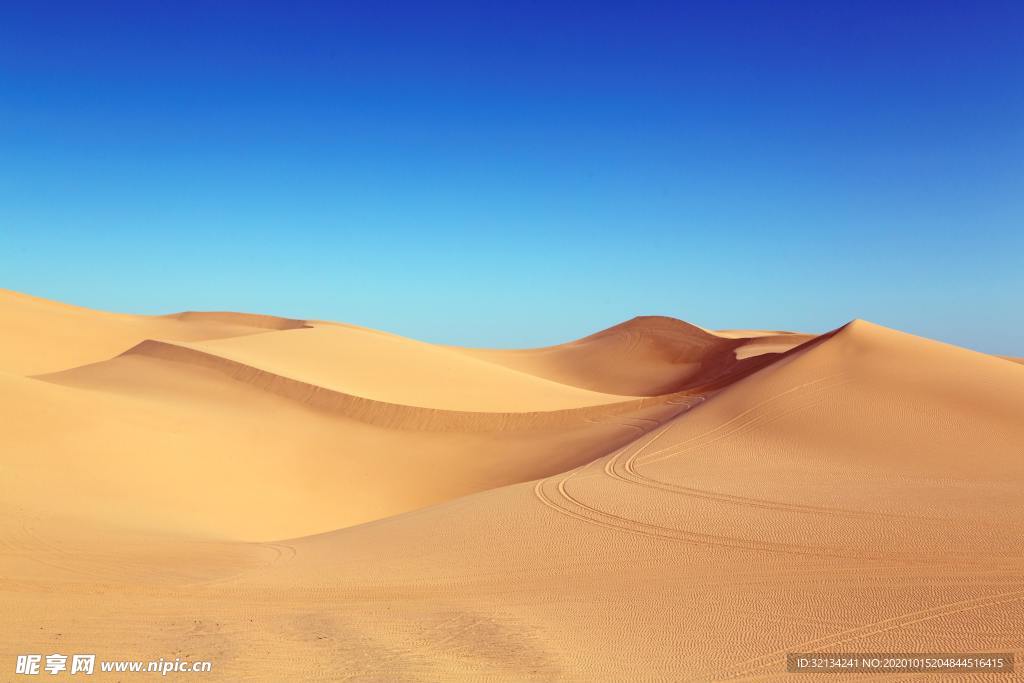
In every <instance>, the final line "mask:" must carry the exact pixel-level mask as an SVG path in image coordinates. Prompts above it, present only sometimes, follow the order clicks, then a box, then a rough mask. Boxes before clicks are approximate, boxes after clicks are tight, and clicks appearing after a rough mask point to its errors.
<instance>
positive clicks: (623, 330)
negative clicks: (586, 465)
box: [469, 316, 810, 396]
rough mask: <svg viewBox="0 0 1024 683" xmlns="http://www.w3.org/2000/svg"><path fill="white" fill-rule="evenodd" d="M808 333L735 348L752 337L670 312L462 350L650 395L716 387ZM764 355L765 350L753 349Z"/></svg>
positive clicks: (593, 386) (597, 386)
mask: <svg viewBox="0 0 1024 683" xmlns="http://www.w3.org/2000/svg"><path fill="white" fill-rule="evenodd" d="M808 339H810V337H809V336H807V335H803V336H800V337H799V338H798V339H796V340H792V341H791V342H790V343H788V344H787V343H784V342H780V343H776V345H775V346H774V347H773V348H772V349H771V355H769V354H764V353H763V352H762V353H748V354H745V355H741V354H739V353H738V350H740V349H742V348H744V347H745V346H747V345H748V344H751V343H752V342H757V343H761V340H760V339H757V338H753V339H752V338H747V337H738V338H727V337H721V336H718V335H715V334H713V333H711V332H708V331H706V330H703V329H701V328H699V327H697V326H695V325H691V324H689V323H685V322H683V321H682V320H676V319H675V318H666V317H661V316H642V317H638V318H633V319H632V320H628V321H626V322H624V323H621V324H619V325H615V326H614V327H611V328H609V329H607V330H603V331H601V332H598V333H596V334H593V335H590V336H589V337H584V338H583V339H579V340H577V341H574V342H570V343H568V344H562V345H559V346H551V347H546V348H540V349H525V350H513V351H502V350H490V349H478V350H470V351H469V352H470V353H472V354H474V355H475V356H477V357H479V358H483V359H486V360H489V361H491V362H494V363H499V364H501V365H505V366H507V367H510V368H514V369H516V370H520V371H522V372H528V373H532V374H536V375H539V376H542V377H547V378H549V379H552V380H555V381H558V382H562V383H565V384H570V385H572V386H578V387H583V388H586V389H590V390H593V391H602V392H609V393H617V394H625V395H630V396H655V395H659V394H668V393H673V392H679V391H691V392H699V391H701V390H705V389H709V388H714V387H721V386H724V385H726V384H729V383H730V382H733V381H735V380H736V379H738V378H740V377H742V376H744V375H746V374H749V373H750V372H753V371H754V370H756V369H758V368H760V367H764V365H766V364H768V363H770V362H771V361H772V360H774V359H775V358H774V356H776V355H777V354H778V353H781V352H784V351H788V350H789V349H791V348H793V347H794V346H796V345H798V344H799V343H802V342H805V341H807V340H808ZM760 355H768V357H760V358H758V357H757V356H760Z"/></svg>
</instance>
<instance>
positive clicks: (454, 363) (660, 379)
mask: <svg viewBox="0 0 1024 683" xmlns="http://www.w3.org/2000/svg"><path fill="white" fill-rule="evenodd" d="M0 323H2V329H3V331H4V333H3V335H2V337H0V408H2V411H3V412H2V414H3V417H4V419H3V421H2V423H0V471H2V472H3V476H2V478H0V507H2V508H3V512H4V514H3V516H2V517H0V599H2V604H3V605H4V606H5V610H4V611H5V619H4V621H3V624H2V626H0V651H2V655H0V659H2V660H3V661H4V662H7V663H8V664H10V666H11V667H13V661H14V656H15V655H16V654H23V653H32V652H38V653H46V654H48V653H50V652H65V653H66V652H96V653H97V654H98V655H99V656H100V658H107V659H131V658H137V659H140V660H149V659H156V658H159V657H165V658H167V657H171V658H173V657H182V658H186V659H192V660H200V659H207V660H211V661H213V662H214V670H213V672H212V673H210V674H204V675H202V677H201V678H200V677H199V676H197V677H196V678H195V680H266V681H282V680H314V679H319V680H338V679H351V680H380V681H404V680H409V681H437V680H572V681H595V680H613V681H621V680H638V679H646V680H771V679H781V678H783V677H785V676H786V674H785V654H786V652H791V651H872V650H878V651H889V652H900V651H909V652H914V651H917V652H921V651H932V652H936V651H945V650H948V651H956V652H974V651H989V652H1014V651H1015V652H1016V653H1017V657H1018V660H1021V659H1024V637H1022V630H1021V628H1020V624H1021V622H1022V620H1024V557H1022V552H1024V551H1022V547H1024V546H1022V545H1021V542H1020V539H1021V538H1022V537H1024V489H1022V484H1024V450H1022V448H1024V446H1022V444H1024V365H1020V364H1018V363H1011V362H1007V361H1006V360H1005V359H1002V358H997V357H993V356H986V355H983V354H979V353H975V352H971V351H967V350H964V349H960V348H956V347H952V346H948V345H944V344H940V343H937V342H933V341H929V340H926V339H922V338H918V337H914V336H911V335H907V334H904V333H901V332H896V331H894V330H889V329H886V328H882V327H879V326H876V325H872V324H871V323H867V322H863V321H855V322H853V323H850V324H848V325H846V326H844V327H842V328H840V329H838V330H835V331H833V332H831V333H828V334H825V335H821V336H817V337H815V336H811V335H801V334H795V333H788V332H774V331H771V332H769V331H756V330H731V331H719V332H713V331H709V330H704V329H702V328H699V327H696V326H693V325H689V324H687V323H684V322H682V321H678V320H674V319H671V318H657V317H644V318H636V319H634V320H630V321H627V322H625V323H622V324H620V325H617V326H615V327H612V328H609V329H608V330H605V331H603V332H598V333H596V334H593V335H591V336H589V337H585V338H583V339H580V340H577V341H574V342H569V343H566V344H562V345H558V346H553V347H548V348H541V349H527V350H516V351H497V350H482V349H462V348H456V347H444V346H436V345H431V344H426V343H422V342H417V341H413V340H409V339H404V338H401V337H397V336H394V335H390V334H386V333H383V332H377V331H373V330H367V329H363V328H359V327H354V326H351V325H342V324H336V323H327V322H320V321H304V320H290V319H283V318H274V317H271V316H260V315H249V314H233V313H183V314H177V315H171V316H161V317H148V316H131V315H117V314H109V313H101V312H96V311H91V310H87V309H81V308H76V307H71V306H66V305H64V304H57V303H54V302H49V301H45V300H41V299H36V298H33V297H28V296H25V295H22V294H15V293H12V292H0ZM1022 665H1024V663H1022ZM4 666H7V664H4ZM11 670H13V669H11ZM806 678H807V680H813V679H814V677H813V676H808V677H806ZM825 678H827V680H843V678H842V677H839V676H835V675H831V676H828V677H825ZM986 678H988V679H990V678H991V676H987V677H985V676H981V677H979V680H984V679H986ZM854 679H855V677H853V676H851V677H850V680H854ZM112 680H113V679H112ZM182 680H184V679H182Z"/></svg>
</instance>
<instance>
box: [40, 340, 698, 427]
mask: <svg viewBox="0 0 1024 683" xmlns="http://www.w3.org/2000/svg"><path fill="white" fill-rule="evenodd" d="M122 355H126V356H127V355H138V356H147V357H151V358H159V359H163V360H168V361H172V362H175V363H181V364H185V365H198V366H201V367H205V368H209V369H212V370H216V371H217V372H219V373H222V374H224V375H225V376H227V377H229V378H231V379H233V380H236V381H239V382H243V383H245V384H249V385H252V386H255V387H257V388H259V389H262V390H264V391H268V392H270V393H273V394H276V395H278V396H281V397H282V398H285V399H288V400H291V401H296V402H298V403H302V404H304V405H307V406H310V407H312V408H315V409H317V410H321V411H325V412H328V413H337V414H341V415H344V416H346V417H348V418H351V419H354V420H358V421H360V422H365V423H368V424H373V425H378V426H382V427H389V428H394V429H411V430H418V431H514V430H524V429H534V428H543V427H549V426H556V425H559V424H563V423H565V422H567V421H574V420H575V421H580V420H590V419H598V418H602V417H611V416H616V415H622V414H625V413H629V412H632V411H636V410H640V409H643V408H649V407H656V406H662V405H685V404H686V397H687V396H688V394H685V393H683V392H678V393H675V394H666V395H662V396H655V397H649V398H638V399H631V400H625V401H621V402H617V403H609V404H601V405H596V406H585V407H580V408H566V409H562V410H546V411H530V412H473V411H458V410H443V409H438V408H424V407H419V406H409V405H401V404H396V403H388V402H385V401H376V400H373V399H370V398H364V397H361V396H354V395H352V394H346V393H343V392H340V391H335V390H333V389H329V388H326V387H323V386H320V385H317V384H310V383H307V382H303V381H301V380H297V379H293V378H290V377H285V376H283V375H278V374H275V373H273V372H269V371H267V370H263V369H261V368H258V367H254V366H252V365H247V364H245V363H241V362H238V361H235V360H232V359H230V358H226V357H224V356H220V355H217V354H214V353H211V352H208V351H204V350H201V349H198V348H193V347H190V346H185V345H182V344H175V343H172V342H164V341H157V340H153V339H149V340H146V341H143V342H141V343H139V344H137V345H136V346H134V347H132V348H131V349H129V350H127V351H125V352H124V354H122ZM64 376H66V373H57V374H56V375H44V376H41V377H40V379H45V380H48V381H56V382H60V381H61V379H62V378H63V377H64Z"/></svg>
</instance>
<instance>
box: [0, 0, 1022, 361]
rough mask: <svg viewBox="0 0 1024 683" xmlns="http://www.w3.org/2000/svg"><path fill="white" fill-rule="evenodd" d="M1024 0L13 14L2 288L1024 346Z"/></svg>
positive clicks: (374, 323)
mask: <svg viewBox="0 0 1024 683" xmlns="http://www.w3.org/2000/svg"><path fill="white" fill-rule="evenodd" d="M1022 35H1024V4H1022V3H1020V2H1019V1H1013V2H984V1H979V2H945V1H942V0H936V1H931V2H912V1H907V2H890V1H886V2H867V1H855V2H843V1H841V0H835V1H830V2H820V1H819V0H812V1H807V2H790V1H787V0H780V1H778V2H767V1H759V2H744V1H742V0H739V1H736V2H705V3H685V2H628V3H626V2H623V3H613V2H608V3H605V2H579V3H561V2H550V1H549V2H529V1H523V2H508V1H507V0H506V1H503V2H486V1H478V2H466V3H449V2H429V3H427V2H409V3H405V2H387V1H384V0H382V1H379V2H371V1H361V2H322V3H321V2H301V1H298V2H277V3H261V2H227V1H225V2H216V3H209V2H188V1H180V2H156V1H155V0H154V1H149V0H133V1H131V2H120V3H114V2H103V1H97V2H89V3H81V2H68V3H59V2H45V1H41V2H24V3H4V4H3V5H2V7H0V287H4V288H8V289H14V290H17V291H22V292H27V293H30V294H34V295H37V296H42V297H47V298H53V299H58V300H61V301H67V302H70V303H75V304H79V305H83V306H89V307H93V308H100V309H104V310H115V311H123V312H135V313H168V312H173V311H180V310H242V311H252V312H261V313H273V314H278V315H286V316H294V317H300V318H313V319H329V320H339V321H345V322H350V323H355V324H359V325H366V326H370V327H375V328H379V329H385V330H388V331H392V332H397V333H399V334H404V335H407V336H411V337H415V338H417V339H424V340H428V341H434V342H443V343H451V344H460V345H470V346H498V347H516V346H539V345H545V344H551V343H558V342H563V341H567V340H569V339H573V338H577V337H581V336H584V335H586V334H589V333H591V332H594V331H597V330H599V329H602V328H605V327H608V326H610V325H612V324H615V323H617V322H620V321H622V320H625V319H628V318H630V317H632V316H635V315H653V314H657V315H670V316H675V317H678V318H682V319H685V320H687V321H690V322H693V323H695V324H698V325H702V326H704V327H710V328H737V327H738V328H767V329H793V330H800V331H811V332H816V331H825V330H828V329H832V328H834V327H837V326H839V325H841V324H843V323H845V322H847V321H848V320H850V319H853V318H865V319H868V320H871V321H874V322H877V323H880V324H883V325H887V326H890V327H895V328H897V329H901V330H905V331H908V332H913V333H915V334H920V335H924V336H929V337H933V338H937V339H940V340H943V341H947V342H951V343H955V344H960V345H963V346H967V347H970V348H974V349H978V350H982V351H986V352H991V353H1004V354H1013V355H1024V314H1022V310H1024V306H1022V305H1021V298H1022V294H1024V40H1021V36H1022Z"/></svg>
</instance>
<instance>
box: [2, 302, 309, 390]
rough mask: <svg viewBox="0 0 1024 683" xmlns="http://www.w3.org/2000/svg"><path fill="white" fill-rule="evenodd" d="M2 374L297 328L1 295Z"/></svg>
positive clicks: (261, 319)
mask: <svg viewBox="0 0 1024 683" xmlns="http://www.w3.org/2000/svg"><path fill="white" fill-rule="evenodd" d="M0 316H2V319H3V335H2V337H0V372H7V373H11V374H17V375H38V374H41V373H45V372H56V371H58V370H65V369H68V368H73V367H76V366H79V365H84V364H86V363H93V362H96V361H101V360H106V359H107V358H110V357H111V356H115V355H117V354H118V353H121V352H122V351H124V350H125V349H127V348H129V347H130V346H132V345H134V344H137V343H139V342H141V341H143V340H145V339H154V338H158V339H176V340H185V341H187V340H199V339H213V338H222V337H234V336H239V335H246V334H256V333H259V332H266V331H267V329H274V328H278V329H285V327H284V326H290V325H293V324H298V325H299V326H301V323H298V321H287V320H284V319H281V318H274V317H273V316H263V315H247V314H240V313H228V314H218V313H213V314H209V313H178V314H175V315H169V316H141V315H124V314H119V313H105V312H101V311H93V310H90V309H87V308H80V307H78V306H70V305H68V304H62V303H58V302H56V301H47V300H46V299H39V298H37V297H33V296H29V295H27V294H19V293H18V292H12V291H10V290H6V289H0Z"/></svg>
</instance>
